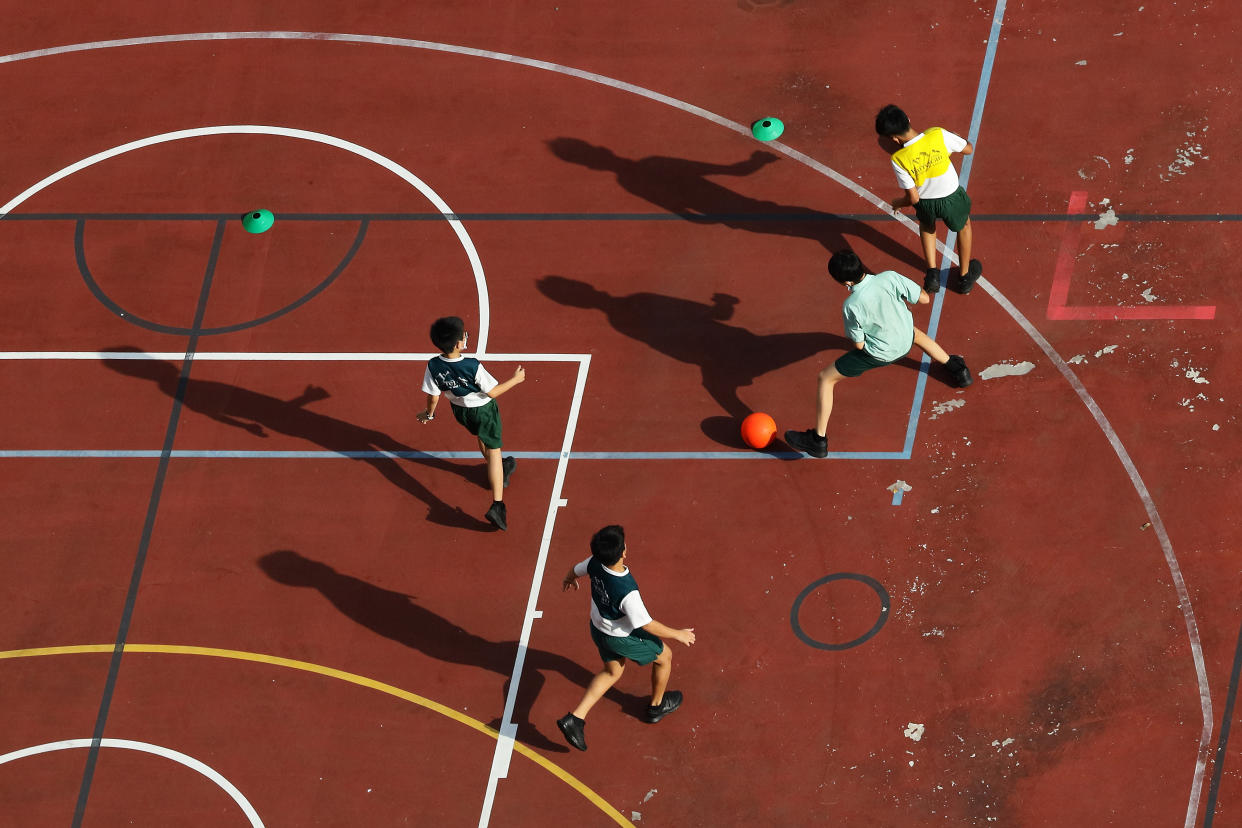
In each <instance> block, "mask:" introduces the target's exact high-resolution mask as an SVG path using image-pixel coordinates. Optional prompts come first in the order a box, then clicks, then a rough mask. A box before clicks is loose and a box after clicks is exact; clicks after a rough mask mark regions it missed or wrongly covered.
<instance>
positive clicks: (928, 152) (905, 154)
mask: <svg viewBox="0 0 1242 828" xmlns="http://www.w3.org/2000/svg"><path fill="white" fill-rule="evenodd" d="M893 159H894V160H895V161H896V162H897V163H898V164H899V165H900V166H901V168H902V169H904V170H905V171H906V172H907V173H909V175H910V177H911V178H913V179H914V184H915V186H916V187H922V186H923V184H924V183H925V182H926V181H927V180H928V179H931V178H936V177H937V176H941V175H944V174H945V173H946V172H948V170H949V148H948V147H946V146H945V143H944V135H943V134H942V133H941V130H940V128H939V127H933V128H932V129H929V130H927V132H925V133H923V137H922V138H920V139H918V140H917V141H915V142H914V143H913V144H911V145H910V146H908V147H902V148H901V149H899V150H897V152H895V153H893Z"/></svg>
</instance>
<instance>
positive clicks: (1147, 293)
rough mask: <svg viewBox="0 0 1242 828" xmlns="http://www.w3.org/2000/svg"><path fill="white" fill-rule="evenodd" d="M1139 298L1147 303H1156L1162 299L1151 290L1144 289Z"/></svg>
mask: <svg viewBox="0 0 1242 828" xmlns="http://www.w3.org/2000/svg"><path fill="white" fill-rule="evenodd" d="M1139 296H1142V297H1143V299H1144V301H1147V302H1154V301H1156V300H1157V299H1159V298H1160V297H1159V296H1157V295H1155V294H1154V293H1152V292H1151V288H1146V289H1144V290H1143V292H1142V293H1140V294H1139Z"/></svg>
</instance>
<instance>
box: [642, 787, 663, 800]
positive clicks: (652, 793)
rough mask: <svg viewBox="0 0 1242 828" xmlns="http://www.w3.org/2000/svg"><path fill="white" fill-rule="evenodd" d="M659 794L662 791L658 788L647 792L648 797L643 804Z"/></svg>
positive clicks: (644, 798)
mask: <svg viewBox="0 0 1242 828" xmlns="http://www.w3.org/2000/svg"><path fill="white" fill-rule="evenodd" d="M659 792H660V791H659V789H657V788H652V789H651V790H649V791H647V795H646V796H644V797H643V802H649V801H651V797H653V796H655V795H656V794H657V793H659Z"/></svg>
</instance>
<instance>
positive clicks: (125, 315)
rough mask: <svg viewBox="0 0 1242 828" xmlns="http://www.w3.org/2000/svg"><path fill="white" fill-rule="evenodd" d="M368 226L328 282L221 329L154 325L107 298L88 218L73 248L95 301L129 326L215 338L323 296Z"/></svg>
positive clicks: (363, 226)
mask: <svg viewBox="0 0 1242 828" xmlns="http://www.w3.org/2000/svg"><path fill="white" fill-rule="evenodd" d="M369 224H370V221H369V220H367V219H363V220H362V221H361V222H359V224H358V234H357V235H356V236H355V237H354V243H353V244H352V245H350V247H349V250H348V251H346V253H345V255H344V256H343V257H342V258H341V261H340V262H338V263H337V265H336V267H335V268H333V270H332V272H331V273H329V274H328V276H327V278H325V279H324V280H323V281H322V282H320V283H319V284H317V285H315V286H314V287H313V288H311V289H310V290H309V291H307V292H306V293H305V294H303V295H302V296H300V297H298V298H297V299H295V300H293V301H292V302H290V303H289V304H287V305H285V306H284V307H283V308H280V309H279V310H275V311H272V312H271V313H269V314H267V315H266V316H260V317H259V318H257V319H251V320H248V321H246V322H238V323H236V324H233V325H220V326H218V327H214V328H194V327H190V328H183V327H180V326H177V325H163V324H161V323H159V322H152V321H150V320H148V319H143V318H142V317H140V316H135V315H134V314H132V313H130V312H129V311H127V310H125V308H123V307H121V306H120V305H118V304H117V303H116V302H115V301H113V299H112V297H110V296H108V294H107V293H105V292H104V290H103V288H101V287H100V286H99V283H98V282H96V281H95V277H94V276H92V275H91V269H90V266H89V265H87V263H86V244H85V236H86V219H85V218H79V219H78V220H77V227H76V228H75V230H74V234H73V247H74V254H75V255H76V256H77V260H78V273H80V274H81V275H82V280H83V281H85V282H86V286H87V288H89V289H90V292H91V293H92V294H93V295H94V297H95V298H96V299H98V300H99V303H100V304H101V305H103V306H104V307H105V308H107V309H108V310H110V311H112V312H113V313H114V314H116V315H117V316H119V317H121V318H122V319H124V320H125V321H126V322H129V323H130V324H133V325H137V326H138V327H140V328H145V329H147V330H148V331H156V332H158V333H166V334H176V335H179V336H192V335H198V336H211V335H212V334H223V333H233V332H235V331H244V330H246V329H247V328H256V327H258V326H259V325H263V324H265V323H267V322H271V321H272V320H273V319H276V318H278V317H281V316H284V315H285V314H286V313H289V312H290V311H294V310H297V309H298V308H300V307H302V306H303V305H305V304H306V303H307V302H309V301H310V300H312V299H314V298H315V297H316V296H318V295H319V294H320V293H323V291H325V290H327V288H328V286H329V285H331V284H332V283H333V282H334V281H336V277H337V276H340V275H341V273H342V272H343V271H344V270H345V268H346V267H347V266H348V265H349V263H350V262H351V261H352V260H353V258H354V256H355V255H356V254H357V253H358V248H360V247H362V240H363V239H364V238H366V235H367V226H368V225H369Z"/></svg>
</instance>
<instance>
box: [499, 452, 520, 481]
mask: <svg viewBox="0 0 1242 828" xmlns="http://www.w3.org/2000/svg"><path fill="white" fill-rule="evenodd" d="M515 468H517V459H516V458H513V457H506V458H505V459H504V460H501V461H500V470H501V471H502V472H503V473H504V488H506V489H507V488H509V478H510V477H512V476H513V470H514V469H515Z"/></svg>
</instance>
